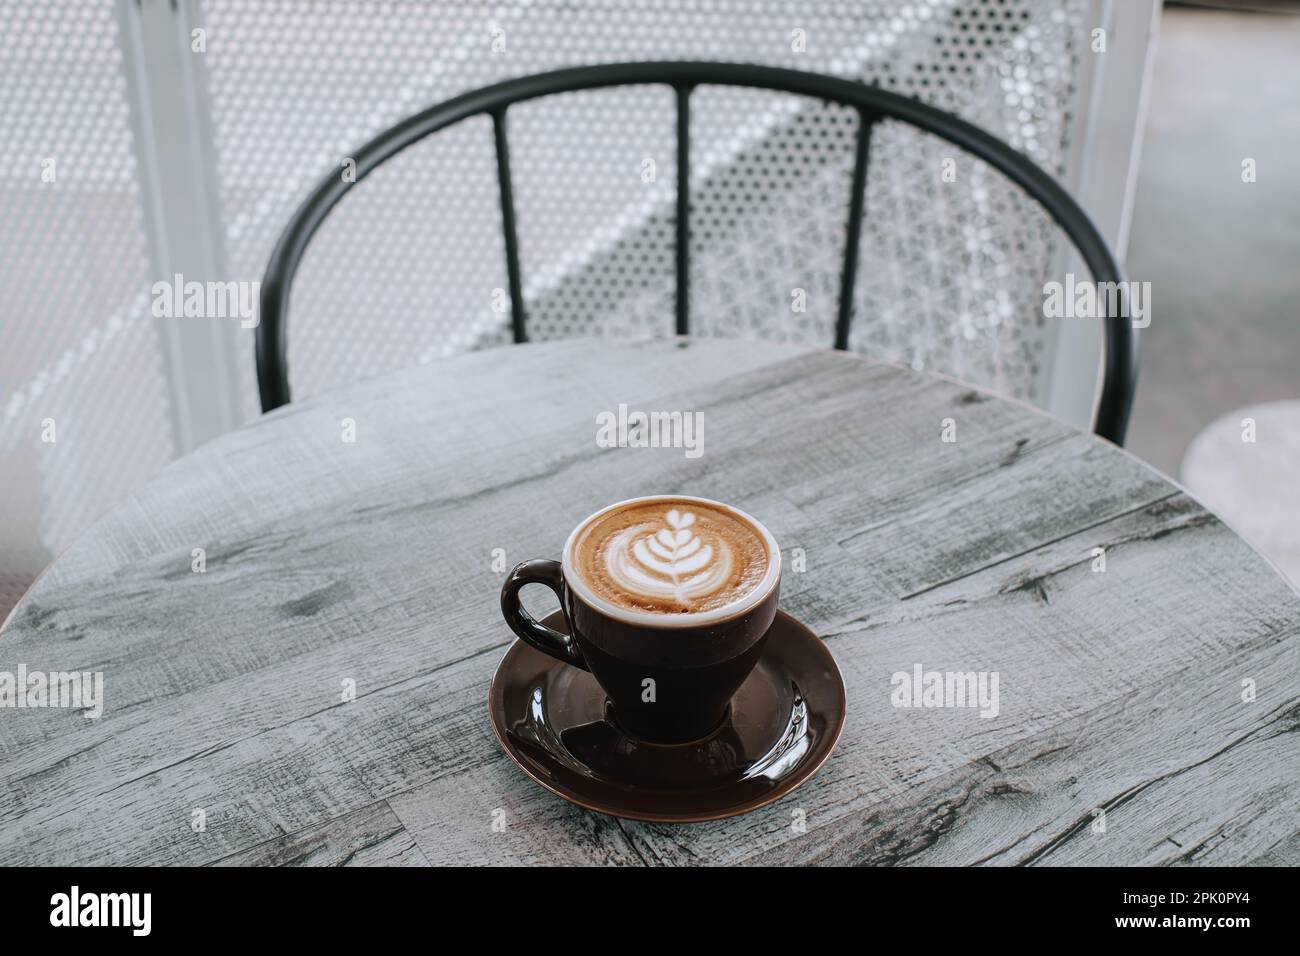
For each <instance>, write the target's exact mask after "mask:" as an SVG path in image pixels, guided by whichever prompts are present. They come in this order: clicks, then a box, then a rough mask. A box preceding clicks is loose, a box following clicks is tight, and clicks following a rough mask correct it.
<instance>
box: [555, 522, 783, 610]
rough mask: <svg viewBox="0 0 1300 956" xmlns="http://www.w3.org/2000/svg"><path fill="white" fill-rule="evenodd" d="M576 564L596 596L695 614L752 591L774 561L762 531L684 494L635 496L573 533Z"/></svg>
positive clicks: (628, 604) (633, 607) (631, 606)
mask: <svg viewBox="0 0 1300 956" xmlns="http://www.w3.org/2000/svg"><path fill="white" fill-rule="evenodd" d="M577 539H578V540H577V547H576V549H575V550H576V552H577V564H578V566H579V568H580V569H581V573H582V577H583V580H584V581H586V583H587V584H588V585H589V586H590V587H591V588H592V590H593V591H594V592H595V593H596V594H597V595H598V596H600V597H602V598H604V599H605V600H608V601H610V602H612V603H614V604H617V605H621V606H623V607H626V608H628V609H630V610H641V611H651V612H659V613H693V612H698V611H703V610H711V609H713V608H718V607H722V606H724V605H727V604H730V603H732V602H734V601H736V600H738V599H740V598H741V597H743V596H744V595H745V594H747V593H748V592H750V591H752V590H753V589H754V588H755V587H756V586H757V585H758V584H759V583H760V582H761V581H762V580H763V578H764V575H765V574H766V572H767V570H768V565H769V562H770V560H771V558H770V556H769V555H768V553H767V550H768V549H767V546H766V544H765V543H764V540H763V536H762V533H761V532H759V531H758V529H757V528H754V527H753V526H752V525H751V524H750V523H749V522H748V521H745V520H743V519H742V518H740V517H739V516H738V515H736V514H734V513H733V512H731V511H729V510H724V509H721V508H712V507H708V506H707V505H704V506H695V505H694V503H693V502H691V501H689V500H672V499H669V500H667V501H647V502H645V503H640V502H638V503H635V504H633V505H631V506H630V507H629V508H627V509H621V510H617V511H613V512H610V513H607V514H605V515H602V516H599V517H597V518H596V519H595V520H594V521H592V522H591V523H590V524H588V525H587V526H585V527H584V528H582V529H580V531H579V532H578V533H577Z"/></svg>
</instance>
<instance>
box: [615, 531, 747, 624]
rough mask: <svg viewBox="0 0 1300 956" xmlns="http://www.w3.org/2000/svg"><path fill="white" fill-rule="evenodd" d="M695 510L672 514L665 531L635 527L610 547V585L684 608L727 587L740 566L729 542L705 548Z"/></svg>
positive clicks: (622, 534) (617, 536)
mask: <svg viewBox="0 0 1300 956" xmlns="http://www.w3.org/2000/svg"><path fill="white" fill-rule="evenodd" d="M693 524H695V514H694V512H691V511H678V510H677V509H676V508H673V509H671V510H669V512H668V513H667V514H666V515H664V527H661V528H659V529H657V530H656V529H654V528H652V527H649V526H648V525H633V526H632V527H630V528H627V529H626V530H624V531H621V532H619V533H618V534H617V535H615V536H614V537H613V538H611V539H610V541H609V543H608V544H607V545H606V546H605V570H606V571H607V572H608V573H609V577H610V580H611V581H612V582H613V583H614V584H616V585H618V586H619V587H620V588H622V589H623V590H624V591H626V592H627V593H629V594H640V595H644V596H645V597H649V598H654V599H657V600H664V601H667V600H674V601H676V602H677V603H678V604H680V605H682V606H683V607H686V606H689V605H692V604H695V603H696V602H697V601H699V600H700V599H702V598H705V597H708V596H709V595H710V594H716V593H717V592H718V591H720V590H722V589H723V588H725V587H727V585H728V584H729V583H730V581H731V568H732V566H733V564H734V563H735V561H734V559H733V557H732V554H731V547H730V546H729V545H728V544H727V542H725V541H716V542H714V543H711V544H706V543H705V541H704V539H703V538H701V537H700V536H699V535H698V534H696V533H695V532H694V531H693V530H692V528H691V526H692V525H693Z"/></svg>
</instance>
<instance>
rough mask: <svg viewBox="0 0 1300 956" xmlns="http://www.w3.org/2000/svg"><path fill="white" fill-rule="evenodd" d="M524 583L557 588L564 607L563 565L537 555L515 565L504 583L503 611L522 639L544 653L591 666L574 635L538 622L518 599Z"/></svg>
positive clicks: (502, 595) (557, 593)
mask: <svg viewBox="0 0 1300 956" xmlns="http://www.w3.org/2000/svg"><path fill="white" fill-rule="evenodd" d="M525 584H544V585H546V586H547V587H548V588H550V589H551V590H552V591H554V592H555V596H556V597H557V598H559V599H560V606H561V607H563V606H564V573H563V571H562V570H561V568H560V562H559V561H548V560H546V559H544V558H536V559H534V560H532V561H525V562H523V564H517V565H515V567H514V570H513V571H511V572H510V574H509V575H507V576H506V583H505V584H503V585H501V613H502V614H503V615H505V619H506V623H507V624H509V625H510V630H512V631H514V632H515V634H517V635H518V636H519V639H520V640H521V641H524V642H525V643H527V644H531V645H532V646H533V647H535V648H537V649H538V650H539V651H541V652H542V653H543V654H549V655H551V657H554V658H555V659H556V660H559V661H563V662H564V663H566V664H572V665H573V666H574V667H580V668H582V669H583V670H584V671H589V670H591V668H589V667H588V666H587V662H586V661H584V660H583V659H582V654H581V653H580V652H579V651H578V648H577V646H576V645H575V644H574V643H573V638H571V637H569V636H568V635H566V634H561V633H560V632H559V631H556V630H553V629H552V628H549V627H547V626H546V625H545V624H541V623H538V621H537V619H536V618H535V617H533V616H532V615H531V614H529V613H528V612H527V611H525V610H524V607H523V605H522V604H520V603H519V589H520V588H522V587H523V586H524V585H525ZM566 616H567V615H566Z"/></svg>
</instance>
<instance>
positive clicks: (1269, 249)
mask: <svg viewBox="0 0 1300 956" xmlns="http://www.w3.org/2000/svg"><path fill="white" fill-rule="evenodd" d="M1245 157H1251V158H1253V159H1255V161H1256V166H1257V171H1258V179H1257V181H1256V182H1255V183H1252V184H1246V183H1243V182H1242V180H1241V162H1242V159H1243V158H1245ZM1127 264H1128V272H1129V276H1130V277H1131V278H1133V279H1137V280H1149V281H1150V282H1151V283H1152V287H1151V288H1152V321H1151V327H1150V328H1149V329H1147V330H1146V331H1145V332H1144V333H1143V341H1142V358H1141V362H1142V365H1141V375H1140V380H1139V384H1138V393H1137V402H1136V405H1135V407H1134V415H1133V422H1132V426H1131V428H1130V431H1129V438H1128V446H1129V448H1130V449H1131V450H1132V451H1133V452H1134V453H1136V454H1137V455H1138V456H1139V457H1141V458H1143V459H1145V460H1146V461H1149V462H1150V463H1151V464H1153V465H1155V466H1156V467H1157V468H1159V469H1160V470H1161V471H1164V472H1166V473H1167V474H1170V475H1173V476H1175V477H1178V476H1179V465H1180V462H1181V460H1182V457H1183V453H1184V451H1185V450H1186V448H1187V446H1188V445H1189V444H1190V442H1191V440H1192V439H1193V437H1195V435H1196V434H1197V432H1199V431H1200V430H1201V429H1202V428H1204V427H1205V426H1207V425H1208V424H1210V422H1211V421H1213V420H1214V419H1215V418H1218V417H1219V416H1221V415H1224V414H1226V413H1228V412H1230V411H1233V410H1235V409H1238V408H1240V407H1242V406H1246V405H1251V404H1255V403H1259V402H1266V401H1273V400H1278V399H1293V398H1300V16H1289V15H1282V14H1263V13H1260V14H1247V13H1225V12H1218V11H1204V10H1191V9H1185V8H1168V9H1166V10H1165V12H1164V14H1163V17H1162V22H1161V33H1160V40H1159V47H1158V49H1157V51H1156V60H1155V73H1154V78H1153V85H1152V90H1151V99H1150V107H1149V112H1148V118H1147V127H1146V134H1145V142H1144V145H1143V150H1142V160H1141V165H1140V167H1139V174H1138V185H1137V194H1136V202H1135V207H1134V213H1133V225H1132V233H1131V236H1130V239H1129V246H1128V258H1127ZM1295 474H1296V487H1298V488H1300V462H1296V469H1295ZM1297 493H1300V492H1297Z"/></svg>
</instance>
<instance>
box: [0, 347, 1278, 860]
mask: <svg viewBox="0 0 1300 956" xmlns="http://www.w3.org/2000/svg"><path fill="white" fill-rule="evenodd" d="M620 405H626V406H627V410H628V411H629V412H634V411H646V412H650V411H667V412H674V411H680V412H683V413H689V414H693V413H696V412H698V413H700V414H701V415H702V421H703V431H702V439H703V441H702V443H700V444H698V445H694V446H693V447H689V448H684V447H676V448H673V447H660V448H638V447H603V446H602V443H600V442H598V441H597V431H598V421H599V419H598V416H600V415H601V414H602V413H612V414H614V415H617V414H618V412H619V406H620ZM349 438H350V439H352V440H348V439H349ZM697 451H698V452H699V454H696V452H697ZM651 493H684V494H698V495H703V496H706V497H710V498H717V499H721V500H723V501H727V502H731V503H733V504H736V505H738V506H740V507H742V508H744V509H745V510H746V511H748V512H750V513H751V514H753V515H755V516H756V517H758V518H759V519H760V520H762V521H763V522H764V523H765V524H767V525H768V527H769V528H770V529H771V530H772V531H773V533H774V534H775V536H776V538H777V540H778V541H779V542H780V543H781V546H782V549H783V552H784V554H785V558H786V562H787V572H786V575H785V579H784V581H783V584H782V594H781V605H782V607H783V608H785V610H787V611H788V612H790V613H791V614H793V615H795V616H796V617H798V618H799V619H801V620H803V621H804V622H805V623H807V624H808V625H809V626H810V627H811V628H812V629H813V630H814V631H815V632H816V633H817V634H819V635H821V636H822V637H823V639H824V640H825V641H826V643H827V646H828V647H829V648H830V650H831V651H832V653H833V654H834V656H835V658H836V660H837V662H838V664H839V667H840V670H841V672H842V673H843V675H844V680H845V684H846V687H847V691H848V701H849V705H848V719H847V724H846V727H845V731H844V736H843V738H842V739H841V741H840V743H839V746H838V749H837V750H836V751H835V753H834V754H833V755H832V756H831V759H830V760H829V761H828V763H827V764H826V765H825V766H824V767H823V768H822V769H821V771H820V772H819V773H818V774H817V775H816V776H815V777H814V778H813V779H812V780H811V781H809V782H808V783H807V784H805V785H804V786H803V787H802V788H801V789H799V790H797V791H795V792H794V793H792V794H790V795H788V796H787V797H785V798H783V799H782V800H780V801H778V802H776V803H774V804H772V805H771V806H768V807H766V808H764V809H762V810H758V811H755V812H753V813H750V814H747V815H745V816H740V817H735V818H732V819H729V820H722V821H717V822H714V823H707V824H698V825H682V826H667V825H651V824H640V823H633V822H629V821H619V820H615V819H613V818H609V817H604V816H600V815H597V814H593V813H591V812H589V811H585V810H581V809H578V808H576V807H573V806H571V805H569V804H567V803H565V802H564V801H562V800H560V799H558V798H557V797H554V796H552V795H551V794H549V793H547V792H545V791H543V790H542V789H541V788H539V787H538V786H536V785H535V784H534V783H532V782H531V781H530V780H528V779H527V778H526V777H525V776H524V775H523V774H522V773H521V772H520V771H519V770H518V769H517V768H516V767H515V766H514V764H512V763H511V762H510V761H509V760H508V759H506V757H505V756H504V755H503V754H502V753H501V751H500V749H499V748H498V746H497V743H496V741H495V739H494V737H493V734H492V729H491V727H490V725H489V721H488V712H487V692H488V685H489V682H490V680H491V678H492V674H493V671H494V669H495V668H496V665H497V662H498V661H499V660H500V659H501V657H502V655H503V654H504V652H505V650H506V648H507V647H508V645H509V644H510V642H511V640H512V635H511V634H510V632H509V630H508V629H507V628H506V627H505V625H504V623H503V622H502V620H501V612H500V609H499V606H498V592H499V589H500V586H501V582H502V579H503V576H504V572H505V570H506V569H508V567H509V566H511V565H513V564H514V563H515V562H517V561H520V560H523V559H526V558H532V557H555V556H558V552H559V550H560V547H561V545H562V544H563V542H564V539H565V537H566V535H567V534H568V532H569V531H570V530H571V529H572V527H573V526H574V525H575V524H577V522H579V521H580V520H581V519H582V518H583V517H585V516H586V515H587V514H589V513H590V512H592V511H594V510H595V509H596V508H597V507H599V506H601V505H603V504H607V503H609V502H612V501H616V500H620V499H623V498H628V497H633V496H636V495H643V494H651ZM20 668H21V669H22V672H25V673H26V674H29V675H30V674H32V673H35V672H40V671H43V672H45V673H49V672H55V671H58V672H87V673H96V674H98V673H102V675H103V685H102V695H101V696H100V698H99V701H98V707H99V708H100V709H101V713H100V716H98V717H97V718H88V717H87V716H86V714H85V713H83V712H82V711H81V710H78V709H75V708H68V707H49V706H46V707H39V706H36V707H27V708H25V709H17V708H16V707H3V708H0V753H3V757H4V759H3V761H0V774H2V775H3V783H4V785H3V787H0V863H3V864H15V863H28V864H51V863H60V864H104V863H127V864H160V863H185V864H201V863H212V862H222V863H324V864H365V863H383V864H426V863H448V862H462V863H507V862H526V863H533V862H549V863H631V864H643V863H651V864H654V863H674V862H726V863H730V862H776V863H798V862H834V863H943V864H951V863H977V862H982V863H1008V864H1009V863H1048V864H1064V863H1092V864H1155V863H1171V862H1194V863H1217V864H1236V863H1251V862H1288V863H1296V862H1297V861H1300V835H1298V834H1297V829H1298V825H1297V819H1300V815H1298V813H1297V809H1298V808H1300V756H1298V753H1300V752H1298V751H1297V749H1296V747H1295V745H1294V735H1292V734H1286V733H1284V732H1283V731H1287V730H1295V729H1296V727H1297V725H1298V722H1300V718H1297V714H1298V713H1300V707H1298V706H1297V703H1298V701H1300V598H1297V595H1296V593H1295V592H1294V591H1293V590H1292V589H1291V588H1290V587H1289V586H1288V585H1287V584H1286V583H1285V582H1284V581H1283V580H1282V579H1281V578H1280V577H1279V576H1278V575H1277V574H1276V573H1275V572H1274V571H1273V569H1272V568H1271V567H1270V566H1269V565H1268V564H1267V563H1266V562H1265V561H1264V560H1263V559H1261V558H1260V557H1259V556H1257V555H1256V554H1255V553H1254V552H1253V551H1252V550H1251V549H1250V548H1249V547H1247V546H1246V545H1245V544H1244V543H1243V542H1242V541H1241V540H1240V539H1239V538H1238V537H1237V536H1236V535H1234V534H1233V533H1232V532H1231V531H1230V530H1229V529H1228V528H1227V527H1226V526H1224V525H1223V524H1222V523H1221V522H1220V521H1219V520H1218V519H1216V518H1215V517H1214V516H1213V515H1211V514H1209V513H1208V512H1206V511H1205V509H1204V508H1202V507H1201V506H1200V505H1199V504H1198V503H1197V502H1196V501H1194V500H1192V499H1191V498H1189V497H1188V496H1187V495H1186V494H1185V493H1183V492H1181V491H1180V490H1179V489H1178V488H1177V487H1175V486H1174V485H1173V484H1171V483H1170V482H1169V481H1168V480H1167V479H1165V478H1164V477H1162V476H1161V475H1159V474H1158V473H1156V472H1155V471H1153V470H1152V469H1150V468H1148V467H1147V466H1145V465H1143V464H1141V463H1140V462H1138V461H1137V460H1136V459H1134V458H1133V457H1131V456H1130V455H1128V454H1126V453H1125V452H1123V451H1121V450H1119V449H1116V448H1115V447H1113V446H1111V445H1109V444H1107V443H1105V442H1103V441H1101V440H1099V439H1097V438H1095V437H1093V436H1091V435H1087V434H1083V433H1081V432H1079V431H1078V430H1076V429H1074V428H1072V427H1070V426H1068V425H1066V424H1064V423H1062V422H1060V421H1058V420H1056V419H1054V418H1051V417H1049V416H1047V415H1045V414H1043V413H1042V412H1039V411H1036V410H1034V409H1032V408H1031V407H1029V406H1027V405H1025V404H1022V403H1018V402H1013V401H1008V400H1004V399H1000V398H996V397H993V396H991V395H990V394H988V393H986V392H983V391H980V390H977V389H975V388H972V387H971V386H969V385H964V384H962V383H959V382H956V381H953V380H951V379H946V378H942V377H939V376H936V375H932V374H926V373H919V372H915V371H912V370H909V369H903V368H898V367H895V366H891V365H886V364H880V363H875V362H871V361H868V360H866V359H863V358H861V357H859V356H854V355H848V354H844V353H835V352H827V351H813V350H807V349H799V348H793V347H789V346H782V345H775V344H771V343H766V344H765V343H754V342H734V341H710V340H672V339H670V340H658V341H653V342H637V343H614V342H609V341H604V342H601V341H591V340H579V341H570V342H563V343H551V344H545V345H529V346H518V347H512V348H505V349H497V350H493V351H485V352H477V353H473V354H469V355H464V356H461V357H459V358H455V359H450V360H446V361H443V362H439V363H436V364H433V365H428V366H423V367H419V368H416V369H411V370H409V371H407V372H404V373H401V374H397V375H393V376H391V377H389V378H386V379H384V380H382V381H376V382H371V383H367V384H364V385H361V386H357V387H351V388H348V389H345V390H341V391H338V392H334V393H331V394H328V395H324V396H321V397H320V398H317V399H313V400H309V401H305V402H300V403H296V404H293V405H290V406H287V407H285V408H283V409H280V410H278V411H277V412H275V413H273V414H271V415H268V416H265V417H264V418H262V419H261V420H260V421H258V422H257V423H255V424H253V425H252V426H250V427H246V428H244V429H241V430H239V431H237V432H234V433H231V434H229V435H226V436H224V437H222V438H220V439H219V440H217V441H214V442H212V443H211V444H209V445H207V446H205V447H203V448H201V449H199V450H198V451H196V452H195V453H193V454H191V455H188V456H186V457H184V458H182V459H180V460H178V461H176V462H175V463H173V464H172V465H171V466H170V467H168V468H167V469H166V470H165V471H164V472H163V474H162V475H160V476H159V478H158V479H156V480H155V481H153V482H152V483H151V484H149V485H148V486H147V487H146V488H144V489H143V490H142V491H141V492H139V493H138V494H136V495H135V496H133V497H132V498H131V499H130V500H128V501H127V502H125V503H124V504H123V505H122V506H121V507H120V508H118V509H117V510H116V511H115V512H113V513H112V514H110V515H109V516H107V517H106V518H104V519H103V520H102V521H100V522H99V523H98V524H97V525H95V527H94V528H93V529H92V530H91V531H90V532H88V533H87V534H86V535H85V536H84V537H82V538H81V540H80V541H79V542H78V543H77V544H76V545H75V546H74V547H73V548H71V549H70V550H69V551H68V552H67V553H65V554H64V555H63V556H61V557H60V558H59V559H58V560H57V561H56V562H55V563H54V565H53V566H52V567H51V568H50V569H49V570H48V571H47V572H46V573H45V574H44V575H43V576H42V577H41V578H40V579H39V580H38V581H37V582H36V584H35V585H34V586H33V587H32V589H31V591H30V592H29V593H28V594H27V595H26V596H25V597H24V598H23V600H22V601H21V602H20V603H19V605H18V606H17V607H16V608H15V610H14V612H13V614H12V615H11V617H10V619H9V621H8V622H7V625H6V627H5V629H4V631H3V632H2V633H0V678H2V677H3V674H4V672H10V673H11V674H18V673H20ZM918 670H919V671H921V672H922V674H923V675H926V676H928V675H929V673H930V672H938V673H939V674H941V675H948V674H967V673H971V672H974V673H975V674H977V675H983V676H984V677H985V678H987V681H988V683H987V686H988V687H992V686H993V683H992V681H993V680H994V679H995V678H996V680H997V685H996V686H997V687H998V688H999V690H998V694H997V696H996V698H994V700H995V701H996V706H993V707H989V706H984V707H979V708H975V707H970V706H966V707H961V706H939V707H934V706H912V707H907V706H896V704H899V703H900V697H899V694H898V693H896V692H895V691H896V689H897V688H900V687H901V686H902V684H903V683H904V682H905V678H907V679H910V678H911V677H912V676H913V675H914V674H915V673H916V672H917V671H918ZM895 675H899V676H898V677H897V678H896V676H895ZM92 685H93V680H89V679H88V681H87V688H89V687H91V686H92ZM2 690H3V683H2V681H0V691H2ZM10 690H11V692H12V690H13V687H12V686H11V687H10ZM0 696H2V695H0ZM10 699H11V700H13V699H14V698H13V696H12V693H11V697H10ZM33 699H34V698H32V697H31V696H30V694H29V696H28V701H29V702H30V701H32V700H33ZM931 702H933V701H931ZM81 703H82V705H83V706H85V705H86V703H87V701H86V700H84V699H83V700H82V701H81ZM920 703H925V701H921V702H920ZM985 703H986V704H987V703H988V702H987V701H986V702H985ZM91 709H92V710H93V709H95V708H94V707H92V708H91Z"/></svg>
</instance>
